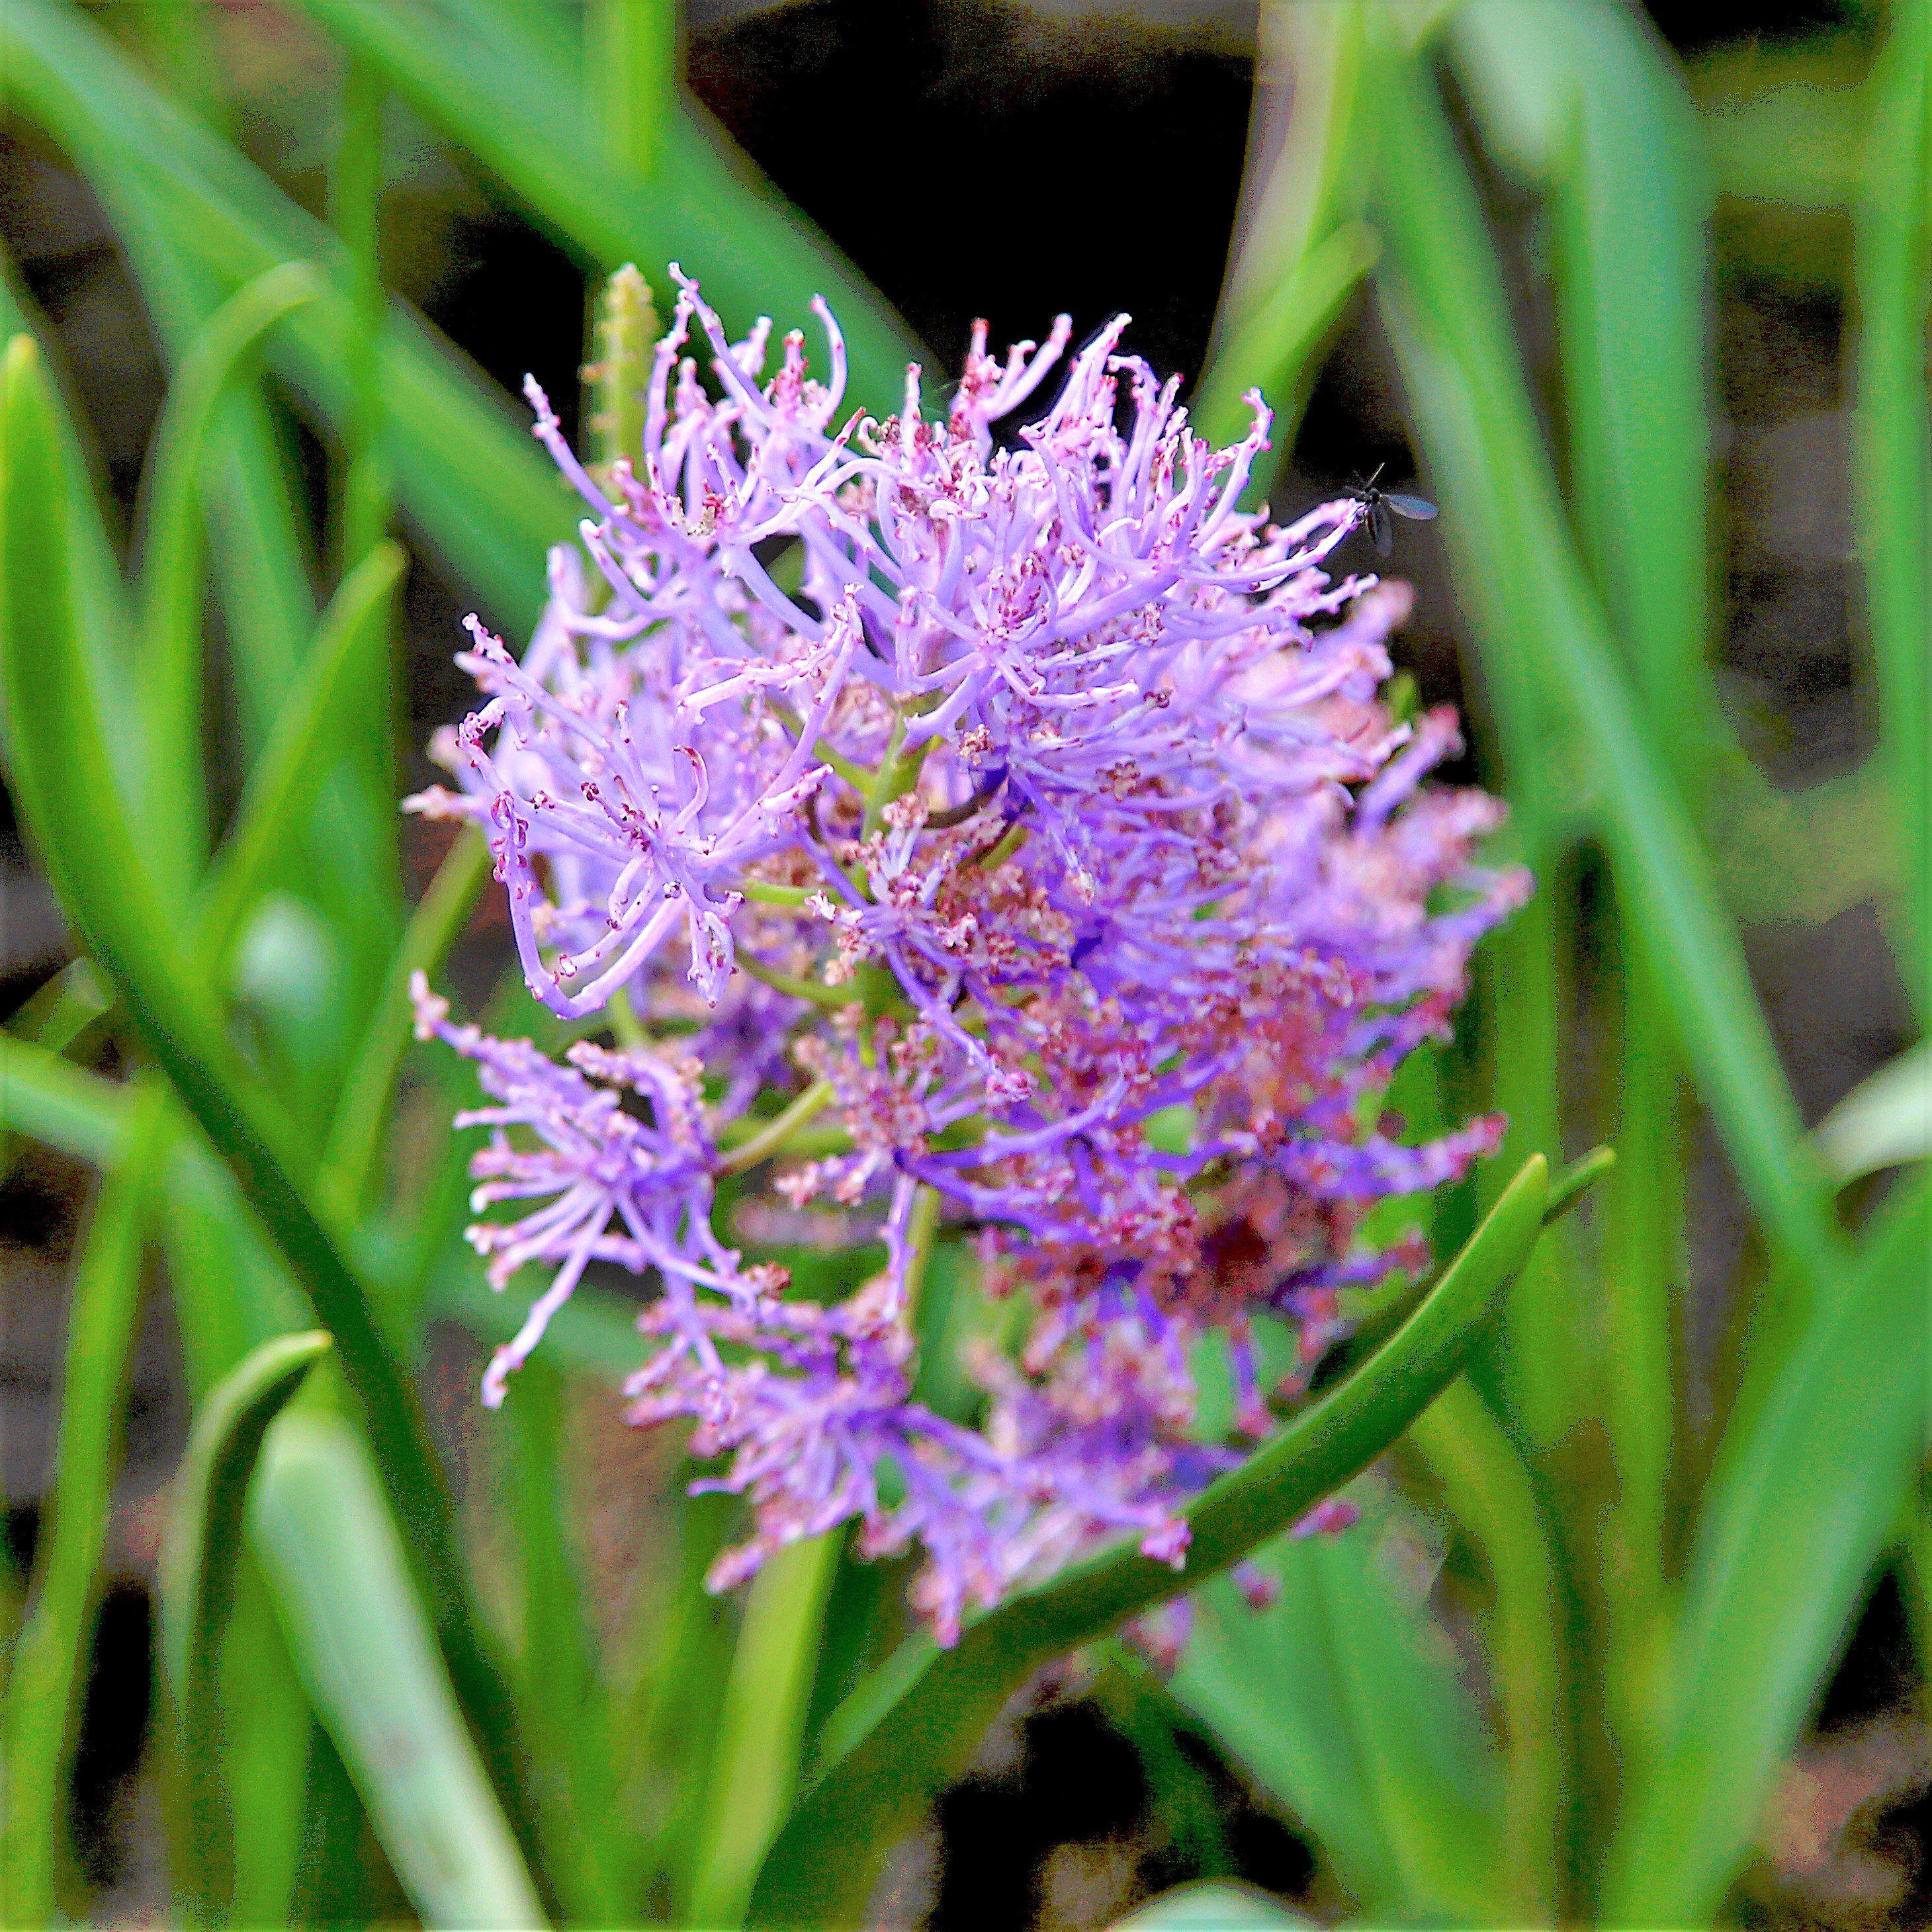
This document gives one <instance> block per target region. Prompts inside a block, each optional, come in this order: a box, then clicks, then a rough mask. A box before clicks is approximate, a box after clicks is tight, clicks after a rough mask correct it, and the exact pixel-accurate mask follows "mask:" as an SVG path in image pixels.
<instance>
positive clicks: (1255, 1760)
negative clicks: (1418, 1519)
mask: <svg viewBox="0 0 1932 1932" xmlns="http://www.w3.org/2000/svg"><path fill="white" fill-rule="evenodd" d="M1466 1387H1467V1385H1466V1384H1463V1383H1458V1384H1456V1385H1453V1387H1452V1388H1451V1390H1449V1391H1445V1398H1446V1397H1448V1395H1450V1394H1454V1393H1455V1392H1456V1391H1457V1390H1462V1389H1466ZM1433 1413H1434V1411H1433V1410H1431V1411H1428V1412H1425V1415H1424V1417H1423V1418H1418V1421H1426V1420H1427V1418H1428V1416H1429V1415H1433ZM1400 1526H1401V1519H1400V1515H1399V1514H1396V1515H1394V1516H1385V1515H1384V1514H1382V1513H1376V1514H1372V1515H1371V1516H1370V1517H1369V1518H1368V1519H1367V1520H1364V1522H1363V1523H1361V1524H1359V1525H1358V1526H1357V1527H1355V1529H1351V1530H1349V1531H1347V1532H1345V1533H1343V1535H1340V1536H1337V1537H1332V1538H1331V1537H1313V1538H1307V1539H1306V1540H1304V1541H1292V1540H1290V1541H1282V1542H1279V1543H1277V1544H1275V1545H1274V1547H1272V1548H1271V1550H1268V1552H1267V1553H1266V1554H1265V1556H1262V1558H1261V1559H1259V1563H1260V1567H1261V1568H1262V1569H1263V1570H1264V1571H1265V1572H1266V1574H1268V1576H1269V1577H1271V1579H1273V1580H1274V1581H1275V1582H1276V1583H1278V1584H1279V1586H1280V1592H1281V1594H1280V1596H1279V1597H1278V1598H1277V1599H1276V1600H1275V1601H1274V1603H1273V1604H1271V1605H1269V1606H1268V1607H1267V1608H1266V1609H1265V1610H1259V1611H1258V1610H1255V1609H1253V1608H1252V1607H1250V1605H1249V1604H1247V1602H1246V1601H1244V1599H1243V1598H1242V1596H1241V1593H1240V1592H1238V1591H1237V1590H1236V1589H1235V1587H1234V1586H1233V1585H1232V1583H1229V1582H1228V1581H1227V1580H1226V1579H1222V1580H1217V1582H1215V1583H1212V1584H1211V1585H1210V1586H1208V1588H1207V1589H1205V1590H1204V1591H1202V1593H1201V1595H1200V1596H1199V1598H1197V1599H1196V1624H1195V1628H1194V1632H1193V1635H1192V1637H1190V1639H1189V1640H1188V1646H1187V1650H1186V1652H1184V1655H1183V1656H1182V1658H1181V1664H1180V1667H1179V1669H1178V1670H1177V1671H1176V1672H1175V1676H1174V1681H1173V1690H1174V1694H1175V1696H1176V1697H1178V1699H1179V1700H1180V1701H1181V1703H1183V1704H1184V1705H1185V1706H1187V1709H1189V1710H1190V1711H1191V1712H1193V1713H1194V1714H1195V1715H1196V1717H1198V1718H1200V1719H1201V1720H1202V1721H1203V1722H1204V1723H1205V1724H1208V1726H1209V1727H1211V1730H1213V1732H1214V1735H1215V1736H1216V1737H1217V1738H1218V1739H1220V1742H1222V1744H1223V1745H1224V1746H1226V1748H1227V1749H1228V1750H1229V1751H1230V1752H1231V1753H1232V1755H1233V1757H1234V1758H1235V1761H1236V1762H1237V1763H1239V1764H1240V1765H1241V1766H1242V1768H1243V1769H1244V1770H1245V1771H1246V1772H1247V1773H1248V1775H1250V1777H1251V1778H1253V1779H1254V1780H1255V1781H1256V1783H1257V1784H1259V1785H1260V1786H1261V1787H1262V1788H1263V1789H1264V1790H1267V1791H1268V1792H1270V1793H1273V1794H1274V1796H1276V1797H1277V1798H1278V1799H1280V1800H1281V1802H1283V1804H1284V1805H1286V1807H1287V1808H1288V1809H1289V1811H1290V1813H1291V1814H1292V1816H1293V1817H1294V1818H1295V1820H1296V1822H1297V1823H1298V1824H1299V1825H1300V1826H1301V1827H1303V1828H1304V1829H1305V1830H1306V1831H1307V1832H1308V1834H1309V1835H1310V1836H1311V1837H1312V1838H1313V1841H1314V1842H1315V1843H1316V1845H1318V1846H1319V1847H1320V1849H1321V1850H1322V1853H1323V1854H1324V1855H1325V1857H1326V1858H1327V1859H1328V1861H1330V1863H1331V1864H1332V1866H1333V1867H1334V1871H1335V1873H1336V1875H1337V1876H1338V1877H1339V1878H1340V1880H1341V1882H1342V1883H1343V1885H1345V1886H1346V1888H1348V1890H1349V1891H1350V1892H1351V1893H1352V1894H1354V1896H1355V1898H1356V1899H1357V1900H1359V1901H1360V1902H1361V1903H1362V1904H1363V1905H1364V1906H1371V1907H1382V1908H1384V1909H1389V1908H1393V1907H1396V1906H1408V1907H1409V1908H1411V1909H1418V1910H1424V1911H1427V1910H1429V1909H1435V1910H1436V1911H1438V1912H1447V1913H1449V1914H1451V1915H1472V1914H1473V1915H1481V1916H1493V1915H1496V1914H1497V1913H1499V1912H1501V1911H1502V1910H1503V1909H1505V1905H1506V1896H1505V1894H1504V1892H1503V1891H1502V1888H1501V1886H1500V1885H1499V1880H1500V1879H1501V1877H1502V1858H1503V1844H1502V1829H1501V1814H1500V1804H1499V1800H1500V1797H1501V1781H1500V1779H1499V1775H1498V1774H1499V1768H1498V1766H1497V1763H1496V1755H1495V1752H1494V1751H1493V1748H1492V1747H1490V1745H1488V1743H1487V1740H1486V1739H1484V1736H1483V1730H1482V1721H1481V1715H1480V1714H1479V1713H1478V1711H1477V1709H1476V1708H1475V1706H1474V1704H1473V1703H1472V1700H1471V1699H1470V1697H1469V1694H1468V1692H1467V1691H1465V1690H1464V1689H1463V1686H1462V1685H1460V1683H1459V1682H1457V1675H1456V1670H1455V1667H1454V1658H1453V1657H1452V1655H1451V1653H1450V1651H1449V1649H1448V1644H1447V1642H1446V1640H1445V1639H1444V1637H1442V1634H1441V1632H1440V1631H1437V1630H1436V1629H1434V1628H1432V1626H1431V1625H1430V1620H1429V1619H1428V1617H1427V1614H1426V1613H1425V1612H1424V1610H1423V1608H1422V1607H1421V1605H1420V1604H1417V1603H1415V1602H1414V1601H1412V1600H1411V1598H1409V1596H1408V1595H1406V1594H1405V1592H1404V1591H1403V1588H1402V1587H1401V1586H1400V1584H1399V1583H1398V1582H1397V1580H1396V1578H1395V1577H1394V1575H1393V1574H1391V1570H1390V1568H1389V1560H1390V1553H1389V1552H1388V1550H1387V1549H1386V1548H1385V1547H1384V1539H1383V1535H1382V1532H1385V1531H1386V1530H1388V1529H1391V1528H1394V1529H1396V1530H1397V1532H1400Z"/></svg>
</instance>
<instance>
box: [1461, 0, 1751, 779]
mask: <svg viewBox="0 0 1932 1932" xmlns="http://www.w3.org/2000/svg"><path fill="white" fill-rule="evenodd" d="M1448 43H1449V45H1450V47H1451V49H1452V50H1453V52H1454V54H1455V55H1456V68H1457V74H1458V76H1459V77H1460V79H1461V80H1462V81H1463V84H1464V86H1465V87H1466V89H1468V91H1469V99H1470V101H1471V103H1472V105H1473V106H1474V107H1475V110H1476V113H1477V117H1478V124H1479V125H1480V126H1481V127H1482V129H1483V130H1484V133H1485V134H1486V135H1487V136H1488V137H1489V139H1490V142H1491V143H1492V145H1493V146H1494V147H1495V148H1496V150H1497V151H1499V154H1501V155H1502V157H1503V158H1504V159H1505V160H1506V161H1508V163H1510V164H1511V166H1513V167H1514V169H1516V170H1517V172H1519V173H1521V174H1523V175H1527V176H1529V178H1532V180H1534V181H1537V182H1538V183H1539V184H1541V185H1542V186H1543V187H1544V188H1545V190H1546V192H1547V199H1548V202H1549V205H1550V213H1551V215H1552V217H1553V239H1554V241H1555V243H1556V247H1555V250H1554V252H1553V255H1552V257H1551V262H1550V267H1551V270H1552V276H1553V282H1554V285H1555V293H1556V303H1557V329H1558V347H1559V351H1560V353H1561V358H1562V364H1561V366H1562V377H1563V383H1564V395H1565V401H1566V403H1567V405H1568V411H1567V416H1566V422H1567V426H1568V431H1569V434H1570V437H1571V449H1570V467H1569V482H1570V492H1571V500H1572V502H1573V503H1574V508H1575V514H1576V521H1577V534H1578V537H1579V539H1580V544H1581V547H1582V549H1583V555H1584V556H1585V558H1586V561H1587V562H1588V564H1589V568H1590V570H1591V572H1592V576H1593V577H1594V579H1595V582H1596V584H1597V586H1598V595H1599V596H1600V597H1601V599H1602V601H1603V604H1604V609H1605V610H1606V611H1607V613H1610V616H1611V621H1612V623H1613V626H1614V628H1615V630H1616V635H1617V637H1618V640H1619V643H1621V644H1622V646H1624V648H1625V652H1626V654H1627V655H1628V661H1629V662H1630V664H1631V669H1632V671H1633V673H1634V683H1635V685H1636V688H1637V691H1638V693H1639V694H1640V698H1641V700H1642V702H1643V705H1644V708H1645V712H1646V717H1647V718H1648V720H1649V724H1650V726H1651V728H1652V732H1653V733H1654V734H1655V742H1656V744H1657V745H1658V748H1659V750H1660V751H1661V753H1662V754H1663V755H1664V759H1665V762H1666V763H1667V767H1668V768H1669V769H1670V770H1671V771H1673V772H1674V773H1675V774H1676V775H1677V776H1678V777H1679V779H1680V781H1688V779H1689V778H1691V776H1692V775H1694V774H1693V772H1692V770H1691V766H1692V764H1693V762H1694V754H1695V753H1696V752H1697V751H1699V750H1700V749H1702V748H1704V745H1705V742H1706V739H1707V738H1708V737H1709V736H1710V734H1711V732H1712V730H1713V728H1721V727H1714V726H1713V724H1712V721H1711V719H1710V718H1709V716H1708V715H1707V712H1709V709H1710V703H1709V679H1708V675H1707V673H1706V670H1705V654H1706V649H1707V648H1708V643H1707V631H1708V628H1709V619H1708V615H1707V611H1706V605H1707V602H1708V598H1707V595H1706V582H1707V578H1708V576H1709V565H1708V562H1707V556H1706V546H1707V541H1708V539H1707V535H1706V532H1707V528H1708V525H1709V515H1710V511H1709V490H1708V475H1709V466H1710V447H1709V428H1708V425H1709V421H1710V417H1711V413H1712V399H1711V395H1710V375H1709V368H1708V366H1707V363H1706V357H1705V354H1704V344H1705V341H1706V336H1707V335H1708V333H1709V323H1710V310H1711V290H1710V283H1711V264H1710V260H1709V244H1708V242H1707V240H1706V234H1707V231H1708V229H1709V222H1710V189H1709V184H1708V182H1707V181H1706V178H1705V176H1704V172H1703V158H1702V154H1701V152H1700V144H1699V140H1698V129H1697V117H1696V114H1695V111H1694V110H1693V108H1692V107H1691V104H1690V101H1689V100H1688V97H1687V96H1686V95H1685V90H1684V86H1683V83H1682V80H1681V79H1680V78H1679V75H1678V73H1677V71H1676V68H1675V67H1674V65H1673V63H1672V62H1671V61H1670V58H1669V55H1668V54H1667V52H1666V50H1665V49H1664V48H1663V46H1661V43H1658V41H1657V40H1655V37H1654V34H1652V32H1651V31H1650V30H1649V29H1648V28H1647V27H1646V25H1645V23H1643V20H1642V19H1641V17H1640V16H1638V15H1636V14H1634V13H1631V11H1630V10H1628V9H1626V8H1625V7H1619V6H1616V5H1611V4H1608V0H1575V4H1573V5H1568V6H1565V7H1538V6H1530V7H1525V6H1523V5H1519V4H1517V0H1465V4H1464V5H1460V6H1459V7H1457V9H1456V10H1455V12H1454V14H1453V15H1451V18H1450V22H1449V26H1448ZM1700 700H1702V702H1700Z"/></svg>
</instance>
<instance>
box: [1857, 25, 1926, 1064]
mask: <svg viewBox="0 0 1932 1932" xmlns="http://www.w3.org/2000/svg"><path fill="white" fill-rule="evenodd" d="M1888 20H1889V23H1890V31H1889V33H1888V37H1887V39H1886V41H1885V48H1884V51H1883V52H1882V55H1881V56H1880V58H1879V62H1878V63H1877V65H1876V67H1875V68H1873V73H1872V77H1871V81H1870V92H1869V98H1868V102H1867V115H1868V121H1867V125H1868V130H1869V131H1868V133H1867V140H1866V144H1865V148H1864V157H1863V163H1864V164H1863V166H1862V167H1861V169H1860V170H1859V176H1860V181H1861V192H1860V193H1859V195H1858V199H1857V202H1856V204H1855V223H1854V229H1855V248H1854V250H1853V257H1852V260H1853V269H1854V275H1855V294H1856V296H1857V302H1858V338H1857V350H1856V368H1857V377H1858V407H1857V410H1856V412H1855V416H1854V419H1853V420H1854V424H1855V440H1854V445H1853V449H1854V459H1853V470H1852V473H1853V478H1854V481H1855V489H1856V496H1857V503H1858V518H1857V521H1858V536H1859V542H1860V547H1861V550H1862V551H1863V553H1864V565H1865V602H1866V607H1867V611H1868V612H1869V613H1870V622H1871V633H1872V643H1873V646H1874V651H1873V655H1874V656H1875V658H1876V661H1877V666H1878V673H1879V712H1880V718H1881V721H1882V725H1883V728H1884V756H1885V766H1886V769H1887V771H1888V774H1889V776H1890V778H1891V793H1892V809H1893V811H1894V814H1896V817H1897V823H1898V828H1899V831H1900V834H1901V838H1900V844H1901V846H1902V847H1903V849H1902V850H1901V851H1900V855H1899V856H1900V860H1901V862H1902V865H1901V870H1900V877H1901V878H1902V880H1903V883H1904V900H1905V903H1904V908H1903V910H1904V917H1903V922H1902V924H1903V933H1902V935H1901V937H1902V938H1903V944H1902V945H1901V946H1900V949H1899V950H1900V958H1901V960H1902V962H1903V966H1904V977H1905V982H1906V989H1907V991H1908V992H1909V994H1910V995H1911V998H1912V1007H1913V1009H1914V1010H1915V1013H1917V1015H1918V1021H1919V1024H1920V1025H1921V1027H1924V1028H1928V1029H1932V412H1928V410H1927V402H1926V393H1925V331H1926V320H1927V309H1928V305H1932V16H1928V15H1927V13H1926V10H1925V9H1924V7H1895V8H1893V9H1892V10H1891V12H1890V13H1889V15H1888Z"/></svg>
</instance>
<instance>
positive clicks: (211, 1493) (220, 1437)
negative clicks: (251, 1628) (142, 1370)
mask: <svg viewBox="0 0 1932 1932" xmlns="http://www.w3.org/2000/svg"><path fill="white" fill-rule="evenodd" d="M331 1346H332V1344H331V1342H330V1340H329V1337H328V1336H327V1335H326V1334H323V1332H322V1331H320V1329H312V1330H311V1331H308V1333H307V1334H300V1335H284V1336H281V1337H278V1339H277V1340H275V1341H272V1342H266V1343H263V1345H262V1346H261V1347H260V1348H259V1349H257V1350H256V1351H255V1352H254V1354H253V1355H250V1356H249V1357H248V1359H247V1360H246V1361H244V1362H243V1363H242V1364H241V1366H240V1367H239V1368H236V1369H235V1370H233V1371H232V1372H231V1373H229V1374H228V1375H226V1376H223V1379H221V1381H220V1382H218V1383H217V1384H216V1385H215V1386H214V1388H213V1389H212V1390H211V1391H209V1394H208V1400H206V1401H205V1403H203V1404H202V1408H201V1412H200V1414H199V1415H198V1416H196V1418H195V1424H194V1433H193V1435H192V1436H190V1438H189V1439H188V1445H187V1454H186V1455H184V1457H183V1458H182V1459H181V1470H180V1472H179V1474H178V1475H177V1476H176V1478H175V1501H174V1510H173V1514H172V1520H171V1521H170V1523H169V1529H168V1538H167V1543H166V1547H165V1548H164V1549H163V1551H162V1554H161V1569H160V1598H161V1662H162V1665H163V1669H164V1670H165V1671H166V1676H167V1682H168V1688H169V1694H170V1697H171V1698H172V1702H173V1705H174V1712H175V1725H176V1727H177V1729H178V1733H179V1735H180V1739H181V1778H182V1783H183V1785H184V1790H183V1793H182V1797H183V1802H184V1807H185V1809H186V1811H187V1817H188V1840H189V1854H190V1866H191V1869H190V1872H189V1873H188V1876H187V1890H188V1895H189V1897H190V1900H191V1901H192V1902H193V1905H194V1906H195V1907H196V1911H197V1914H198V1915H199V1918H201V1920H202V1921H203V1922H206V1921H210V1920H212V1919H213V1918H215V1917H217V1915H219V1914H220V1911H221V1909H222V1906H223V1901H224V1900H226V1897H227V1894H228V1889H229V1880H230V1877H231V1876H232V1873H233V1845H232V1843H231V1841H230V1837H229V1828H228V1824H227V1819H226V1804H225V1802H224V1798H223V1793H222V1791H221V1790H220V1771H219V1766H220V1755H221V1754H220V1724H219V1721H218V1718H217V1713H216V1709H215V1676H216V1668H217V1664H218V1662H219V1660H220V1644H221V1635H222V1631H223V1629H224V1628H225V1627H226V1624H227V1621H228V1614H229V1610H230V1608H231V1607H233V1603H234V1600H235V1571H236V1562H238V1560H239V1558H240V1556H241V1553H242V1511H243V1506H244V1505H245V1502H246V1501H247V1499H248V1485H249V1482H250V1481H251V1478H253V1477H254V1473H255V1463H256V1459H257V1457H259V1456H260V1454H261V1448H262V1439H263V1436H266V1434H267V1433H268V1429H269V1424H271V1423H272V1422H273V1421H275V1418H276V1417H277V1416H278V1415H281V1412H282V1409H283V1408H284V1406H285V1405H286V1404H287V1402H288V1400H289V1399H290V1397H292V1396H293V1394H295V1392H296V1390H297V1389H299V1388H300V1387H301V1386H302V1382H303V1380H304V1379H305V1377H306V1376H308V1372H309V1370H311V1368H313V1367H314V1366H315V1364H316V1363H317V1361H320V1358H322V1357H323V1355H326V1354H327V1353H328V1352H329V1349H330V1347H331Z"/></svg>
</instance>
